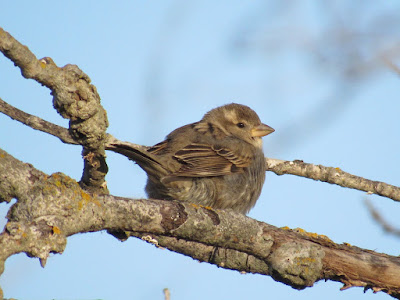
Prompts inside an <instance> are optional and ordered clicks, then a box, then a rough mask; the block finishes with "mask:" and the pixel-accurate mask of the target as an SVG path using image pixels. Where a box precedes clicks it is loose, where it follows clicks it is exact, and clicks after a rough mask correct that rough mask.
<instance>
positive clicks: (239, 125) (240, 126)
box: [236, 122, 245, 128]
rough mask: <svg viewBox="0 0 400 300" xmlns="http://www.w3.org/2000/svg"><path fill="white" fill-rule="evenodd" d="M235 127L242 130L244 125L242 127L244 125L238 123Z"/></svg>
mask: <svg viewBox="0 0 400 300" xmlns="http://www.w3.org/2000/svg"><path fill="white" fill-rule="evenodd" d="M236 126H237V127H239V128H244V126H245V125H244V123H241V122H240V123H237V124H236Z"/></svg>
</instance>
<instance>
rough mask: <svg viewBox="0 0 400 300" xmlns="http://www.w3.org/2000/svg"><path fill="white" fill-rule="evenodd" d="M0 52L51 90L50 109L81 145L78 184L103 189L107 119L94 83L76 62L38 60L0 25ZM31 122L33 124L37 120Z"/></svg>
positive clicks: (103, 190) (105, 190)
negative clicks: (64, 121)
mask: <svg viewBox="0 0 400 300" xmlns="http://www.w3.org/2000/svg"><path fill="white" fill-rule="evenodd" d="M0 51H1V52H2V53H3V54H4V55H5V56H6V57H7V58H9V59H10V60H11V61H13V62H14V64H15V65H16V66H17V67H19V68H20V69H21V72H22V75H23V76H24V77H25V78H30V79H34V80H36V81H37V82H39V83H41V84H42V85H44V86H46V87H48V88H49V89H50V90H51V94H52V95H53V106H54V108H55V109H56V110H57V112H58V113H59V114H60V115H61V116H62V117H64V118H67V119H69V120H70V122H69V132H70V136H71V137H72V139H73V140H74V141H75V142H76V143H78V144H80V145H82V146H83V152H82V154H83V158H84V170H83V175H82V179H81V184H82V186H84V187H86V188H88V189H89V190H91V191H92V192H103V193H104V192H107V188H106V186H105V180H104V177H105V175H106V174H107V165H106V162H105V150H104V140H105V139H106V133H105V132H106V129H107V127H108V121H107V115H106V112H105V110H104V109H103V107H102V106H101V105H100V96H99V94H98V93H97V90H96V88H95V86H93V85H92V84H90V78H89V76H87V75H86V74H85V73H84V72H83V71H82V70H80V69H79V68H78V67H77V66H76V65H66V66H64V67H62V68H59V67H58V66H57V65H56V64H55V63H54V62H53V60H52V59H51V58H49V57H45V58H42V59H39V60H38V59H37V58H36V57H35V55H34V54H33V53H32V52H31V51H30V50H29V49H28V47H26V46H24V45H22V44H21V43H19V42H18V41H17V40H15V39H14V38H13V37H12V36H11V35H10V34H9V33H8V32H6V31H4V30H3V29H2V28H0ZM21 117H23V116H21ZM34 121H36V125H37V121H38V119H36V120H34ZM46 125H49V124H41V128H42V129H44V128H45V127H46ZM52 129H53V130H54V129H55V128H54V127H53V128H52ZM58 129H59V128H58ZM47 131H49V128H47ZM59 134H60V132H59ZM63 135H64V137H65V134H63Z"/></svg>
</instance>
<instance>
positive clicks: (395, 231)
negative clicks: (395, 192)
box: [365, 199, 400, 237]
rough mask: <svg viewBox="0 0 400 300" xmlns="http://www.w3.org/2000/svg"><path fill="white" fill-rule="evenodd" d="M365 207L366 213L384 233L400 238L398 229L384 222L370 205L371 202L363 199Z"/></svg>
mask: <svg viewBox="0 0 400 300" xmlns="http://www.w3.org/2000/svg"><path fill="white" fill-rule="evenodd" d="M365 205H366V207H367V208H368V211H369V213H370V214H371V216H372V218H373V219H374V220H375V221H376V223H378V224H379V225H380V226H381V227H382V229H383V230H384V231H385V232H387V233H390V234H393V235H395V236H397V237H400V229H399V228H395V227H394V226H393V225H392V224H390V223H389V222H388V221H387V220H385V218H384V217H383V216H382V215H381V214H380V212H379V211H378V210H377V209H376V208H375V207H374V206H373V205H372V203H371V201H369V200H368V199H365Z"/></svg>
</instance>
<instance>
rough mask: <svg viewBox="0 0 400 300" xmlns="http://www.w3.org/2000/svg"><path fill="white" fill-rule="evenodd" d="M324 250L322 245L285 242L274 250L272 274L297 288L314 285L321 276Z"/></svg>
mask: <svg viewBox="0 0 400 300" xmlns="http://www.w3.org/2000/svg"><path fill="white" fill-rule="evenodd" d="M323 257H324V251H323V250H322V249H321V247H320V246H317V245H310V244H307V245H305V244H302V243H296V242H285V243H282V244H280V245H279V246H278V247H277V248H276V249H274V251H272V253H271V255H270V257H269V259H268V260H269V261H270V264H271V266H272V270H273V272H272V274H271V276H272V277H273V278H274V279H275V280H277V281H280V282H283V283H285V284H287V285H290V286H291V287H294V288H296V289H299V290H301V289H305V288H306V287H310V286H313V284H314V282H315V281H317V280H318V279H320V278H321V274H322V267H323V264H322V259H323Z"/></svg>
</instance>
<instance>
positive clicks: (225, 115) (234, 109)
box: [200, 103, 275, 148]
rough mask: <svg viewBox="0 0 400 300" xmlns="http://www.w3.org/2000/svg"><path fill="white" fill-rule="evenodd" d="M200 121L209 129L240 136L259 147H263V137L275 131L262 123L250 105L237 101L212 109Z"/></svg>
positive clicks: (227, 134)
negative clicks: (237, 102)
mask: <svg viewBox="0 0 400 300" xmlns="http://www.w3.org/2000/svg"><path fill="white" fill-rule="evenodd" d="M200 123H203V124H207V127H208V130H211V131H212V130H213V128H214V129H218V130H220V131H221V132H223V133H224V134H225V135H226V136H233V137H236V138H239V139H241V140H243V141H246V142H247V143H249V144H251V145H254V146H256V147H258V148H262V140H261V137H263V136H266V135H268V134H270V133H272V132H274V131H275V130H274V129H273V128H271V127H269V126H268V125H265V124H263V123H261V120H260V118H259V117H258V115H257V114H256V112H255V111H254V110H252V109H251V108H250V107H248V106H246V105H241V104H236V103H231V104H227V105H223V106H220V107H217V108H214V109H213V110H210V111H209V112H208V113H206V114H205V116H204V117H203V119H202V120H201V121H200Z"/></svg>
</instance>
